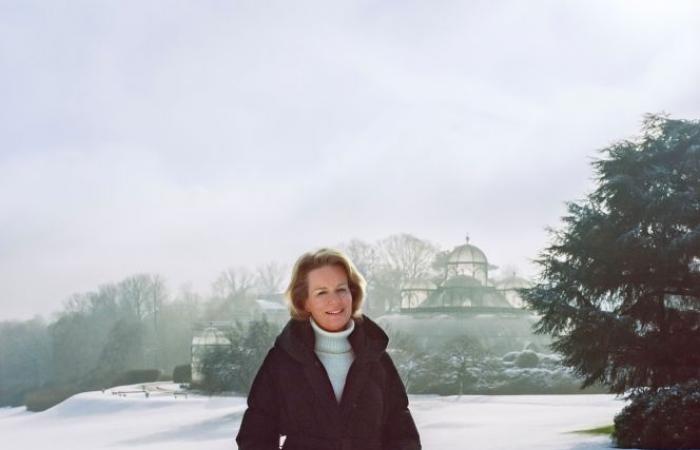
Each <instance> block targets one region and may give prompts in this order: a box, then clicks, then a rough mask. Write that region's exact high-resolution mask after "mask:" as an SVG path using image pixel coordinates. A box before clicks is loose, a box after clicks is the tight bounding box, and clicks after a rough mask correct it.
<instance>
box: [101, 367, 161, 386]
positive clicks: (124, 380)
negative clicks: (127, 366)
mask: <svg viewBox="0 0 700 450" xmlns="http://www.w3.org/2000/svg"><path fill="white" fill-rule="evenodd" d="M160 375H161V371H160V370H159V369H138V370H127V371H126V372H123V373H121V374H119V375H118V376H117V377H116V378H114V379H113V380H112V382H111V383H110V385H111V386H123V385H128V384H138V383H152V382H154V381H158V378H160ZM111 386H110V387H111Z"/></svg>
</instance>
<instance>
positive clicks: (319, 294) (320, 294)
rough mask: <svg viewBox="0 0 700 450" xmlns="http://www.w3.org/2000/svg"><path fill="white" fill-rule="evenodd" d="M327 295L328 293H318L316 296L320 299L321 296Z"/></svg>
mask: <svg viewBox="0 0 700 450" xmlns="http://www.w3.org/2000/svg"><path fill="white" fill-rule="evenodd" d="M326 294H327V293H326V292H319V293H318V294H316V295H318V296H319V297H320V296H322V295H326Z"/></svg>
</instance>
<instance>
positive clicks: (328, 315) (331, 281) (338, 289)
mask: <svg viewBox="0 0 700 450" xmlns="http://www.w3.org/2000/svg"><path fill="white" fill-rule="evenodd" d="M307 282H308V285H309V296H308V297H307V299H306V302H305V303H304V309H305V310H306V311H307V312H309V313H310V314H311V317H313V318H314V321H315V322H316V324H318V326H320V327H321V328H323V329H324V330H326V331H341V330H344V329H345V327H346V326H347V324H348V322H350V317H351V316H352V294H351V293H350V286H349V285H348V276H347V274H346V273H345V270H344V269H343V268H342V267H340V266H335V265H331V266H323V267H319V268H318V269H314V270H312V271H310V272H309V274H308V276H307Z"/></svg>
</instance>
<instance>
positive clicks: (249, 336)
mask: <svg viewBox="0 0 700 450" xmlns="http://www.w3.org/2000/svg"><path fill="white" fill-rule="evenodd" d="M278 333H279V329H278V328H277V326H275V325H273V324H271V323H269V322H268V321H267V320H266V319H265V318H263V319H262V320H256V321H252V322H250V323H248V324H247V326H244V325H242V324H240V323H238V324H237V325H236V326H235V327H234V328H233V329H232V330H230V331H229V332H228V333H227V336H226V337H227V338H228V340H229V342H230V345H220V346H217V347H216V348H214V349H211V350H209V351H208V352H207V353H206V354H205V355H204V357H203V358H202V366H201V372H202V374H203V376H204V383H203V384H202V386H201V387H202V388H203V389H204V390H206V391H209V392H218V391H227V390H231V391H237V392H248V391H249V390H250V386H251V384H252V383H253V378H254V377H255V374H256V373H257V370H258V368H259V367H260V365H261V364H262V361H263V359H264V358H265V355H266V354H267V352H268V350H269V349H270V348H271V347H272V344H273V343H274V339H275V337H276V336H277V334H278Z"/></svg>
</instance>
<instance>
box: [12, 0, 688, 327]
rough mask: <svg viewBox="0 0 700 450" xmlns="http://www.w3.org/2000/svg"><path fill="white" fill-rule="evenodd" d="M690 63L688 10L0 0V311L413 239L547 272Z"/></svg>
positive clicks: (49, 306) (204, 284)
mask: <svg viewBox="0 0 700 450" xmlns="http://www.w3.org/2000/svg"><path fill="white" fill-rule="evenodd" d="M698 55H700V2H693V1H666V0H663V1H657V2H645V1H637V0H631V1H626V2H622V1H609V0H605V1H597V2H596V1H579V2H573V1H527V2H522V1H512V2H508V1H462V2H458V1H440V2H430V1H421V2H419V1H411V0H409V1H400V2H399V1H390V0H387V1H354V2H349V1H318V2H304V1H265V2H261V1H249V2H242V1H224V0H220V1H203V0H192V1H174V0H169V1H143V0H139V1H121V0H120V1H116V0H115V1H99V2H96V1H93V0H89V1H88V0H86V1H77V0H73V1H58V0H51V1H35V2H32V1H26V0H15V1H11V0H0V305H1V309H0V320H3V319H23V318H28V317H31V316H32V315H34V314H36V313H42V314H44V315H47V316H48V315H49V314H50V313H51V312H52V311H56V310H58V309H59V308H60V307H61V304H62V302H63V301H64V300H65V299H66V297H68V296H69V295H70V294H71V293H73V292H82V291H87V290H92V289H95V288H96V287H97V286H98V285H99V284H101V283H104V282H110V281H118V280H120V279H122V278H124V277H126V276H128V275H130V274H133V273H137V272H157V273H160V274H162V275H164V276H165V277H166V279H167V280H168V283H169V287H170V289H171V291H177V289H178V287H179V286H180V285H181V284H182V283H186V282H191V283H192V285H193V287H194V288H195V289H196V290H198V291H200V292H202V293H206V292H207V291H208V289H209V286H210V283H211V282H212V281H213V279H214V278H215V277H216V276H217V274H218V273H219V272H220V271H221V270H223V269H225V268H226V267H229V266H237V265H247V266H250V267H254V266H255V265H256V264H259V263H263V262H267V261H273V260H274V261H279V262H282V263H287V264H291V263H292V262H293V260H294V259H295V258H296V257H297V256H298V255H299V254H300V253H302V252H303V251H306V250H308V249H311V248H315V247H319V246H324V245H335V244H338V243H340V242H343V241H347V240H349V239H351V238H361V239H364V240H367V241H374V240H376V239H380V238H383V237H386V236H388V235H390V234H394V233H399V232H408V233H412V234H414V235H416V236H419V237H421V238H425V239H428V240H431V241H433V242H435V243H437V244H439V245H440V246H442V247H443V248H451V247H452V246H454V245H458V244H461V243H462V242H463V240H464V235H465V234H466V233H469V234H470V236H471V242H472V243H473V244H475V245H477V246H479V247H480V248H481V249H482V250H484V251H485V252H486V254H487V255H488V257H489V259H490V261H491V262H492V263H494V264H497V265H500V266H517V267H518V268H519V269H520V270H521V271H522V272H523V273H525V274H534V273H535V272H534V268H533V267H532V265H531V263H530V260H531V259H532V258H534V257H536V255H537V253H538V252H539V251H540V250H541V249H542V247H544V246H545V245H546V243H547V235H546V233H545V231H544V228H545V227H546V226H548V225H549V226H556V225H558V223H559V217H560V216H561V215H562V214H563V212H564V202H565V201H567V200H575V199H579V198H581V197H583V196H584V195H585V193H586V192H587V191H588V190H590V189H591V186H592V171H591V167H590V162H591V160H592V158H594V157H596V156H597V155H598V154H597V151H598V150H599V149H600V148H603V147H605V146H607V145H608V144H610V143H611V142H613V141H615V140H618V139H621V138H626V137H630V136H633V135H634V134H636V133H637V132H638V130H639V125H640V122H641V119H642V115H643V114H644V113H647V112H661V111H665V112H667V113H669V114H671V115H672V117H675V118H699V117H700V90H699V89H698V86H699V82H698V80H700V57H699V56H698Z"/></svg>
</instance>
